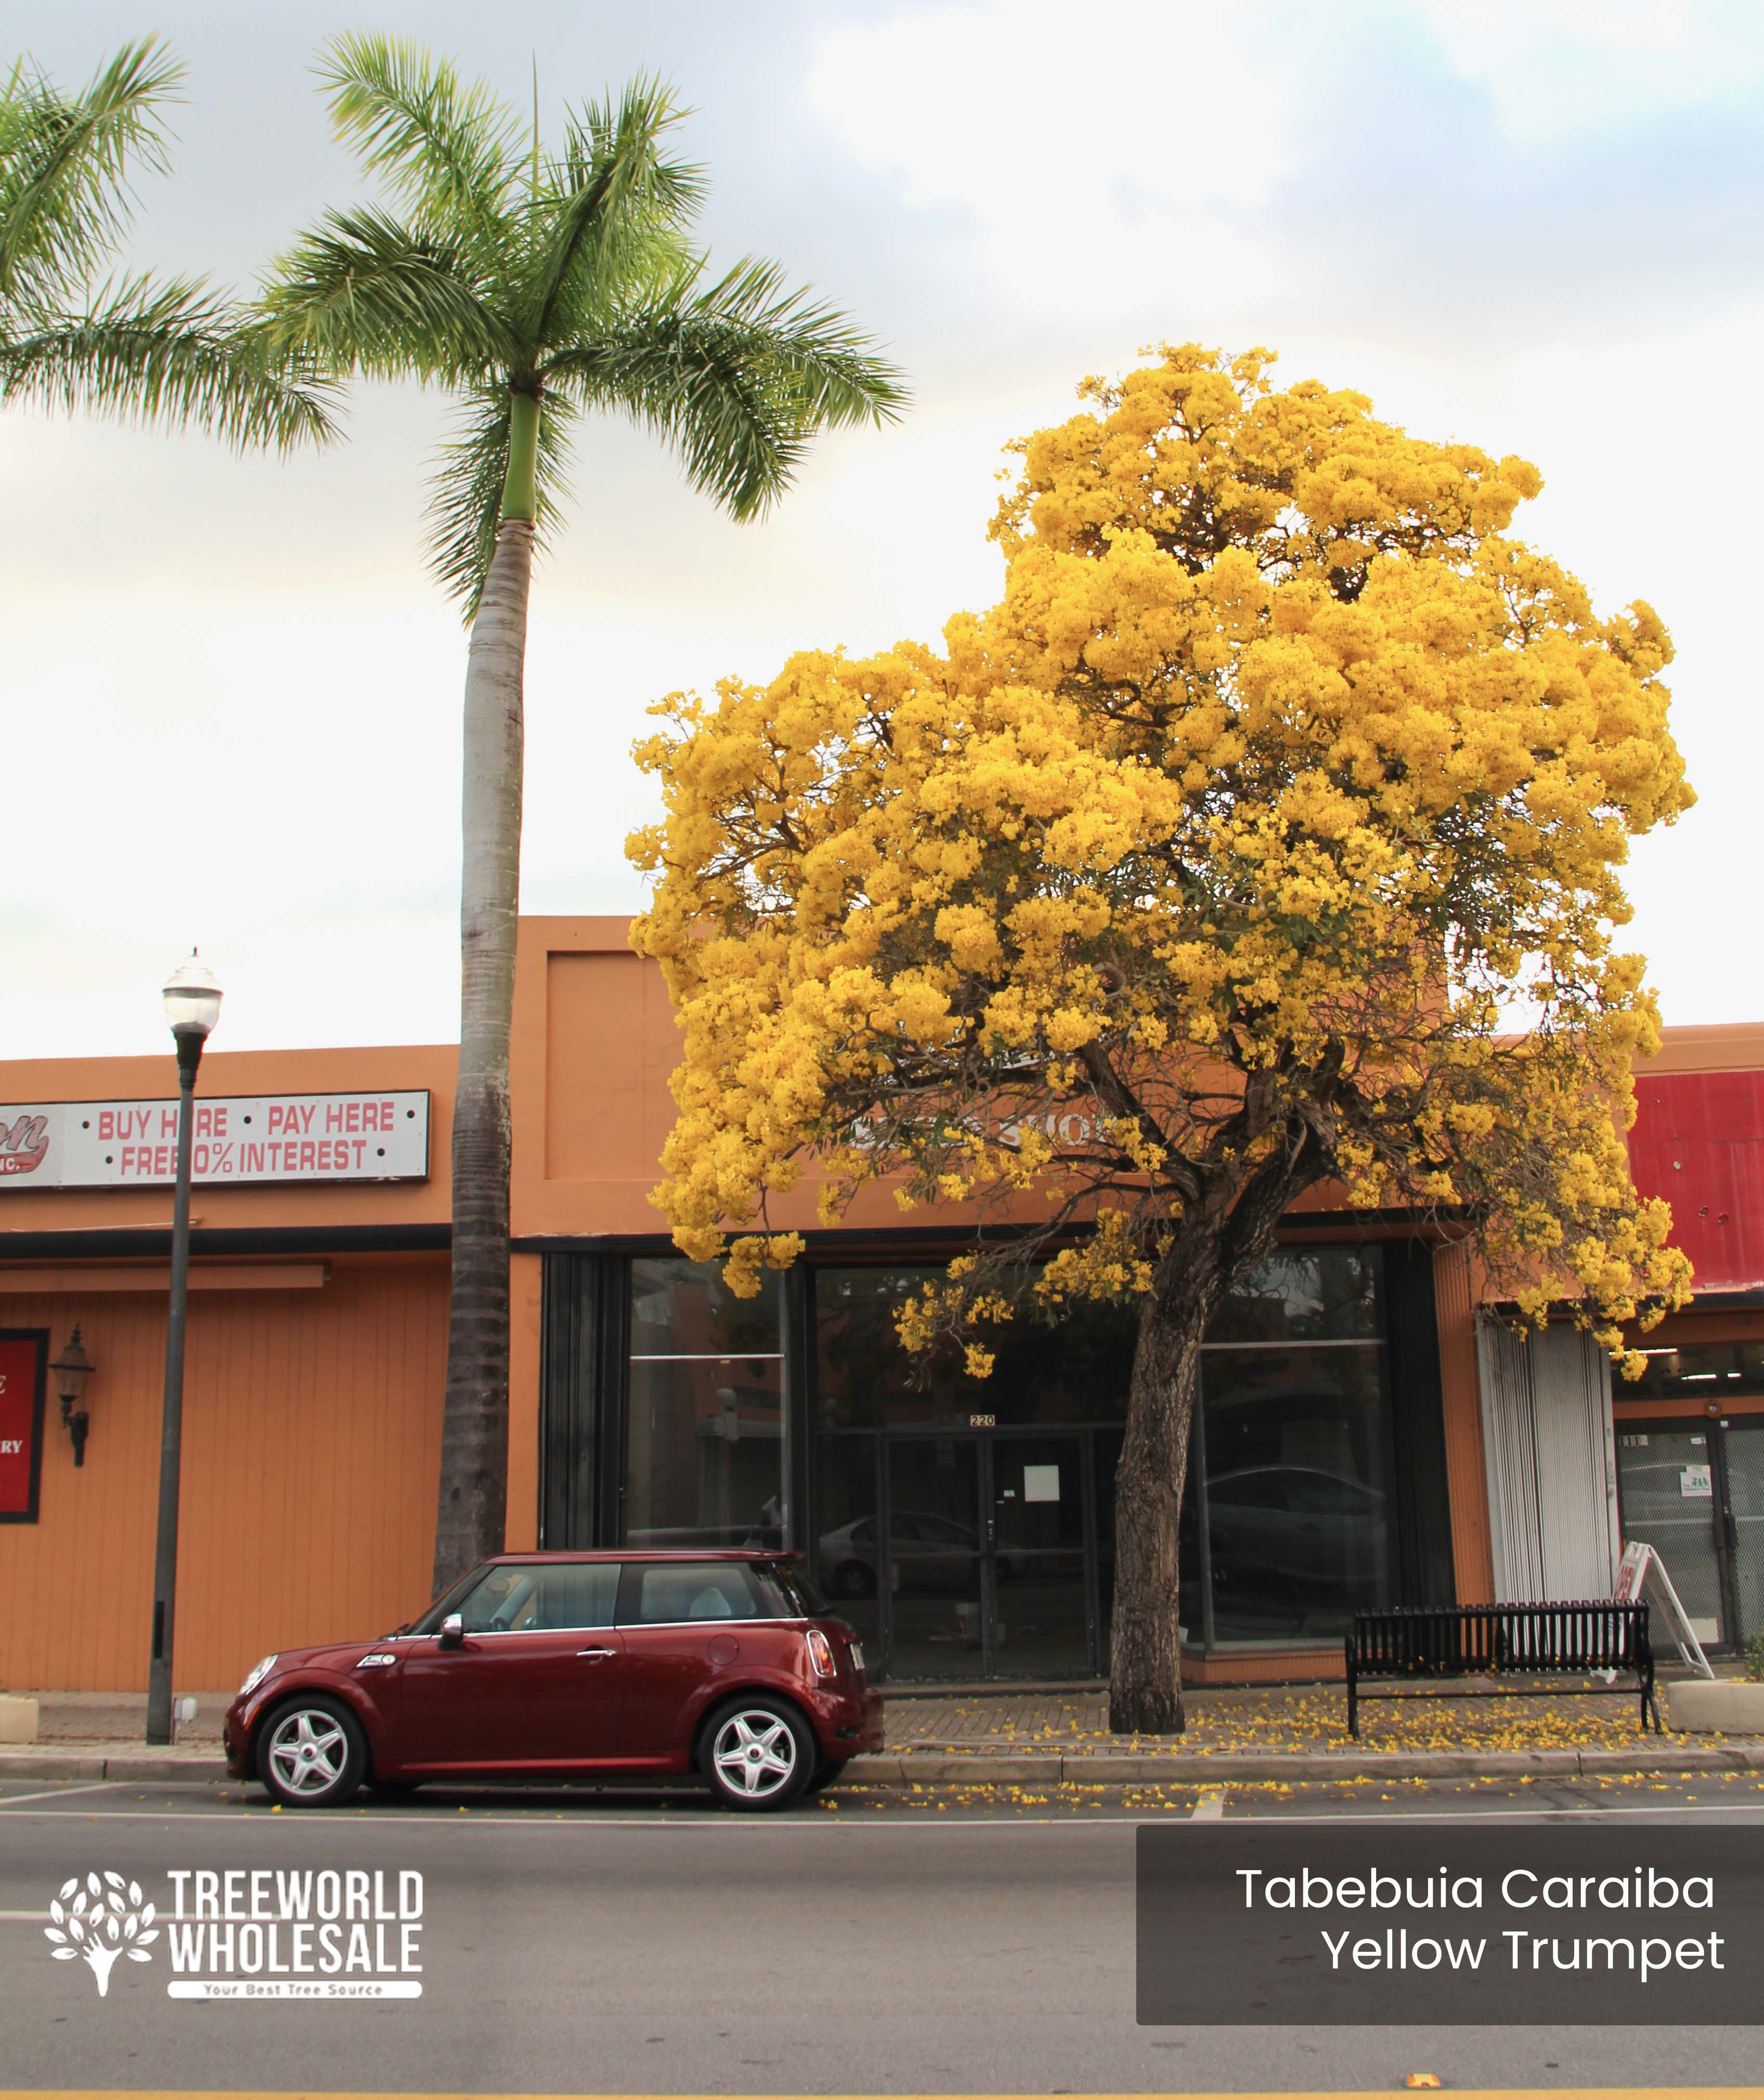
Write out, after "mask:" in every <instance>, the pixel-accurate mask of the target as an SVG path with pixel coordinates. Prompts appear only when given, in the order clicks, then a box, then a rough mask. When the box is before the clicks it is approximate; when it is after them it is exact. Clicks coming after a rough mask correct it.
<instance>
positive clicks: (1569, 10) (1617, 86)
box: [1414, 0, 1764, 146]
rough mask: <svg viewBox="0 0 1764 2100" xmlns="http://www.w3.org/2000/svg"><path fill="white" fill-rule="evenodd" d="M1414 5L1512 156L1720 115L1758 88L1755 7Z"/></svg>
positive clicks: (1737, 1) (1561, 1)
mask: <svg viewBox="0 0 1764 2100" xmlns="http://www.w3.org/2000/svg"><path fill="white" fill-rule="evenodd" d="M1414 4H1415V6H1416V7H1417V9H1418V12H1419V13H1420V15H1421V16H1422V19H1423V20H1424V21H1425V22H1426V23H1427V27H1428V28H1429V29H1430V30H1431V32H1432V33H1433V35H1434V36H1435V38H1437V40H1438V42H1439V43H1440V47H1441V49H1442V50H1443V51H1444V52H1445V54H1446V55H1447V57H1448V58H1449V60H1450V61H1451V63H1452V64H1453V66H1454V67H1455V68H1457V70H1458V72H1459V73H1461V74H1462V75H1463V76H1464V77H1466V79H1471V80H1475V81H1478V82H1481V83H1482V84H1483V85H1484V86H1486V87H1487V88H1488V90H1489V92H1490V94H1491V95H1492V96H1493V102H1494V108H1495V113H1496V116H1497V120H1498V121H1499V122H1500V125H1501V126H1502V130H1504V131H1505V132H1506V135H1507V136H1508V137H1509V138H1510V139H1512V140H1513V141H1514V142H1515V143H1516V144H1519V145H1524V146H1537V145H1541V144H1543V143H1546V142H1548V141H1550V140H1552V139H1557V138H1560V137H1563V136H1564V135H1568V134H1569V133H1572V132H1581V131H1603V130H1618V129H1620V128H1621V127H1622V126H1626V125H1630V124H1633V123H1634V122H1636V121H1638V120H1645V119H1647V118H1648V117H1657V116H1660V115H1662V114H1664V113H1669V112H1671V111H1674V110H1677V109H1682V108H1695V107H1696V106H1699V105H1700V104H1722V103H1732V102H1735V101H1737V100H1738V99H1740V98H1741V97H1743V96H1745V95H1749V93H1751V92H1752V91H1753V90H1755V89H1756V87H1757V83H1758V82H1759V80H1760V79H1761V78H1764V8H1760V7H1758V5H1757V0H1414Z"/></svg>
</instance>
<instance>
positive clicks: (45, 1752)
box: [0, 1685, 1764, 1786]
mask: <svg viewBox="0 0 1764 2100" xmlns="http://www.w3.org/2000/svg"><path fill="white" fill-rule="evenodd" d="M36 1696H37V1698H38V1700H39V1701H40V1702H41V1707H42V1713H41V1721H40V1726H39V1740H37V1742H36V1743H34V1744H29V1745H17V1746H12V1745H0V1779H26V1778H29V1779H59V1780H106V1779H108V1780H141V1781H153V1782H164V1781H165V1780H218V1779H220V1778H222V1777H223V1776H224V1767H223V1765H222V1762H221V1759H220V1755H219V1730H220V1721H221V1716H222V1714H223V1713H224V1711H225V1710H226V1705H227V1697H228V1695H227V1694H223V1693H218V1694H214V1695H211V1696H202V1695H200V1694H199V1695H198V1710H197V1715H196V1721H195V1723H193V1725H192V1727H190V1728H189V1729H188V1730H187V1731H186V1732H185V1739H184V1740H183V1741H180V1742H179V1743H178V1744H176V1745H173V1746H172V1747H171V1748H170V1749H165V1748H150V1747H149V1746H148V1745H147V1744H145V1743H144V1742H143V1740H142V1735H143V1726H144V1722H145V1718H146V1714H145V1709H146V1702H145V1700H144V1699H143V1698H142V1697H140V1696H139V1695H137V1696H132V1697H131V1696H129V1695H127V1694H120V1693H82V1694H74V1693H66V1692H62V1693H52V1692H42V1693H38V1694H37V1695H36ZM887 1696H888V1743H887V1748H886V1749H885V1750H884V1752H883V1753H882V1754H880V1755H879V1756H875V1757H866V1758H857V1759H854V1760H853V1763H852V1765H851V1767H850V1769H849V1778H850V1779H851V1780H853V1781H858V1782H862V1783H863V1784H865V1785H872V1786H875V1785H884V1786H886V1785H896V1786H897V1785H942V1784H950V1783H955V1784H958V1785H964V1786H986V1785H1025V1784H1030V1785H1034V1784H1040V1785H1059V1784H1067V1785H1073V1784H1076V1785H1140V1784H1155V1785H1187V1784H1192V1785H1201V1786H1216V1785H1220V1784H1222V1783H1224V1782H1226V1781H1234V1782H1237V1783H1239V1784H1241V1783H1245V1782H1263V1783H1267V1782H1272V1783H1274V1784H1294V1785H1297V1784H1299V1783H1303V1782H1306V1781H1313V1780H1354V1779H1362V1778H1363V1779H1377V1778H1386V1779H1432V1778H1436V1779H1462V1778H1511V1777H1513V1776H1537V1777H1540V1778H1541V1777H1546V1776H1558V1777H1583V1778H1594V1777H1599V1778H1616V1777H1627V1776H1639V1775H1643V1774H1647V1773H1674V1772H1676V1773H1691V1772H1730V1773H1736V1772H1757V1773H1759V1774H1764V1736H1710V1735H1697V1736H1689V1735H1672V1734H1668V1735H1665V1736H1655V1735H1653V1734H1652V1733H1649V1734H1647V1735H1645V1736H1644V1735H1643V1733H1642V1732H1641V1731H1640V1729H1639V1728H1638V1726H1637V1719H1636V1709H1635V1705H1634V1702H1633V1701H1632V1700H1631V1699H1629V1698H1628V1697H1625V1696H1613V1697H1607V1698H1584V1697H1550V1696H1541V1697H1532V1698H1524V1697H1515V1696H1510V1695H1508V1694H1505V1693H1498V1692H1482V1691H1475V1690H1473V1691H1471V1692H1470V1693H1469V1695H1468V1696H1464V1697H1456V1698H1415V1699H1413V1700H1409V1699H1405V1700H1404V1701H1400V1702H1399V1701H1378V1702H1377V1703H1375V1704H1373V1705H1369V1706H1365V1707H1363V1708H1362V1710H1361V1718H1360V1741H1359V1742H1358V1743H1356V1742H1355V1741H1353V1740H1352V1738H1351V1737H1350V1736H1349V1735H1348V1734H1347V1701H1346V1697H1345V1695H1344V1694H1343V1692H1342V1691H1341V1689H1340V1688H1339V1687H1334V1686H1327V1685H1304V1686H1295V1687H1279V1688H1275V1689H1271V1690H1250V1689H1231V1690H1206V1691H1195V1692H1189V1693H1188V1695H1187V1696H1186V1700H1185V1705H1186V1709H1187V1715H1188V1728H1187V1730H1186V1732H1185V1733H1184V1734H1183V1735H1181V1736H1177V1737H1175V1738H1173V1739H1165V1738H1161V1737H1149V1736H1127V1735H1114V1734H1111V1733H1110V1732H1109V1729H1108V1727H1107V1726H1106V1718H1107V1717H1106V1712H1105V1705H1106V1699H1105V1694H1104V1692H1102V1691H1101V1690H1100V1689H1099V1688H1094V1687H1086V1688H1078V1689H1074V1690H1070V1691H1053V1690H1049V1689H1045V1688H1039V1687H1038V1688H1036V1689H1034V1690H1028V1691H1023V1692H1011V1691H1008V1690H999V1689H992V1688H990V1687H989V1688H988V1689H986V1690H985V1691H973V1692H953V1693H952V1692H936V1691H933V1690H930V1689H928V1688H926V1687H897V1688H896V1689H894V1690H893V1692H889V1694H888V1695H887Z"/></svg>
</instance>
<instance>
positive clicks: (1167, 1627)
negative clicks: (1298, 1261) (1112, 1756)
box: [1109, 1241, 1219, 1736]
mask: <svg viewBox="0 0 1764 2100" xmlns="http://www.w3.org/2000/svg"><path fill="white" fill-rule="evenodd" d="M1214 1254H1215V1251H1214V1250H1212V1249H1211V1248H1206V1247H1204V1246H1200V1247H1197V1246H1193V1243H1192V1242H1188V1243H1184V1242H1181V1241H1179V1242H1178V1245H1177V1246H1176V1247H1175V1248H1172V1249H1171V1252H1170V1253H1169V1254H1166V1255H1165V1257H1164V1260H1163V1261H1162V1263H1161V1264H1159V1267H1160V1269H1161V1271H1162V1273H1161V1275H1160V1277H1159V1278H1158V1284H1157V1285H1156V1286H1154V1287H1153V1290H1152V1291H1151V1292H1150V1293H1149V1295H1148V1296H1147V1298H1146V1299H1145V1303H1144V1305H1143V1307H1142V1308H1140V1333H1139V1342H1138V1345H1137V1346H1136V1348H1135V1350H1134V1352H1133V1379H1132V1384H1131V1389H1130V1392H1129V1397H1128V1401H1127V1436H1126V1439H1125V1440H1124V1442H1123V1444H1122V1449H1121V1461H1120V1465H1119V1467H1118V1469H1117V1471H1116V1474H1115V1592H1114V1619H1113V1625H1112V1628H1111V1632H1110V1636H1109V1727H1110V1728H1111V1729H1113V1730H1114V1731H1115V1732H1117V1733H1119V1734H1122V1735H1143V1736H1175V1735H1180V1733H1181V1732H1182V1728H1183V1714H1182V1652H1181V1651H1182V1643H1181V1636H1180V1634H1179V1633H1178V1631H1177V1624H1178V1619H1179V1616H1180V1614H1179V1578H1178V1569H1177V1560H1176V1545H1177V1526H1178V1519H1179V1517H1180V1512H1181V1509H1182V1488H1183V1482H1184V1478H1185V1477H1186V1475H1187V1471H1188V1427H1189V1424H1190V1423H1191V1422H1192V1421H1193V1418H1194V1407H1195V1402H1196V1400H1197V1397H1198V1395H1199V1392H1200V1384H1201V1342H1202V1337H1203V1336H1204V1335H1205V1334H1206V1323H1207V1321H1209V1320H1210V1319H1211V1317H1212V1313H1213V1308H1214V1305H1215V1303H1216V1301H1217V1299H1218V1295H1219V1292H1218V1284H1217V1278H1218V1268H1217V1264H1216V1256H1215V1258H1214V1259H1209V1258H1208V1256H1209V1255H1214Z"/></svg>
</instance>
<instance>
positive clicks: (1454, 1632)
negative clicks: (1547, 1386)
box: [1347, 1597, 1660, 1736]
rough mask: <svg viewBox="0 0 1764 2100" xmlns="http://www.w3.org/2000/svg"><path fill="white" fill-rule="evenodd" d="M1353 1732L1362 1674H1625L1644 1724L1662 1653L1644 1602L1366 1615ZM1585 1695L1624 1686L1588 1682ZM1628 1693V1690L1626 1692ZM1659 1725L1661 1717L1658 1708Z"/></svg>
mask: <svg viewBox="0 0 1764 2100" xmlns="http://www.w3.org/2000/svg"><path fill="white" fill-rule="evenodd" d="M1607 1670H1621V1671H1623V1672H1625V1673H1633V1674H1634V1676H1635V1677H1636V1679H1638V1683H1637V1685H1636V1687H1635V1690H1636V1691H1637V1692H1638V1693H1639V1695H1640V1698H1641V1702H1642V1725H1643V1727H1644V1728H1645V1727H1647V1716H1648V1710H1649V1708H1650V1707H1651V1706H1654V1655H1653V1647H1652V1641H1651V1639H1650V1637H1649V1632H1648V1608H1647V1604H1645V1603H1637V1604H1617V1603H1616V1602H1614V1601H1613V1600H1612V1599H1610V1598H1608V1597H1594V1598H1585V1599H1569V1600H1564V1601H1562V1602H1554V1601H1552V1602H1550V1603H1546V1604H1458V1605H1453V1606H1449V1607H1447V1606H1430V1605H1413V1606H1408V1607H1404V1608H1399V1609H1397V1610H1394V1611H1388V1612H1356V1614H1355V1617H1354V1622H1353V1630H1352V1633H1350V1634H1349V1635H1348V1636H1347V1726H1348V1732H1349V1733H1350V1734H1352V1735H1354V1736H1357V1735H1358V1734H1359V1732H1360V1727H1359V1702H1360V1700H1361V1699H1363V1698H1390V1697H1399V1696H1401V1695H1400V1694H1396V1693H1389V1692H1361V1691H1360V1688H1359V1680H1360V1678H1361V1677H1402V1678H1442V1677H1476V1676H1485V1675H1491V1674H1492V1675H1502V1676H1505V1675H1508V1674H1526V1673H1531V1674H1541V1673H1544V1672H1546V1671H1547V1672H1550V1673H1553V1674H1567V1675H1576V1674H1582V1673H1585V1672H1590V1671H1607ZM1552 1688H1554V1687H1552ZM1575 1688H1576V1689H1577V1690H1581V1691H1586V1692H1609V1691H1615V1690H1617V1689H1619V1688H1620V1687H1616V1686H1610V1685H1589V1686H1581V1687H1575ZM1621 1689H1622V1690H1623V1691H1625V1692H1628V1691H1629V1687H1627V1686H1625V1687H1621ZM1654 1726H1655V1727H1656V1729H1657V1728H1658V1727H1659V1726H1660V1714H1659V1710H1658V1708H1657V1706H1654Z"/></svg>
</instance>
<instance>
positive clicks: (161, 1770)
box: [0, 1750, 227, 1783]
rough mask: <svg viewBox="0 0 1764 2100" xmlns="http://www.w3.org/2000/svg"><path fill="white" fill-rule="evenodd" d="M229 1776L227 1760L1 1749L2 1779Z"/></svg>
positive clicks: (208, 1779) (207, 1778)
mask: <svg viewBox="0 0 1764 2100" xmlns="http://www.w3.org/2000/svg"><path fill="white" fill-rule="evenodd" d="M226 1776H227V1761H226V1759H225V1758H218V1757H215V1758H176V1757H167V1756H165V1754H164V1753H163V1752H162V1751H157V1750H143V1751H141V1752H140V1753H139V1754H135V1755H131V1754H130V1753H129V1752H128V1751H126V1750H125V1751H123V1752H121V1754H116V1753H112V1754H108V1755H102V1754H101V1755H98V1756H94V1755H93V1754H90V1752H86V1753H82V1752H78V1751H52V1750H29V1751H24V1752H22V1753H15V1752H13V1751H11V1750H0V1780H5V1779H115V1780H125V1779H139V1780H168V1779H172V1780H176V1779H187V1780H202V1781H203V1782H205V1783H207V1782H211V1781H213V1780H223V1779H225V1778H226Z"/></svg>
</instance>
